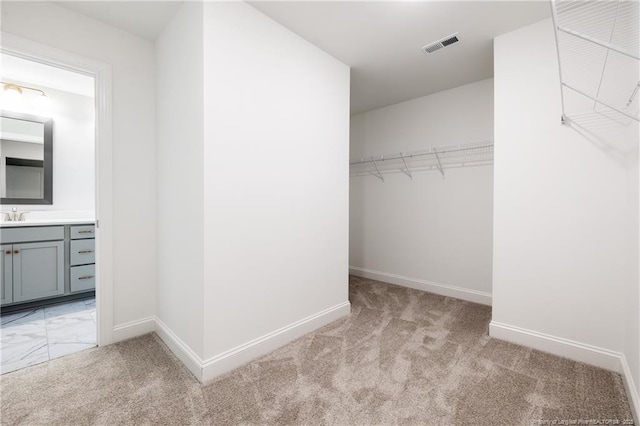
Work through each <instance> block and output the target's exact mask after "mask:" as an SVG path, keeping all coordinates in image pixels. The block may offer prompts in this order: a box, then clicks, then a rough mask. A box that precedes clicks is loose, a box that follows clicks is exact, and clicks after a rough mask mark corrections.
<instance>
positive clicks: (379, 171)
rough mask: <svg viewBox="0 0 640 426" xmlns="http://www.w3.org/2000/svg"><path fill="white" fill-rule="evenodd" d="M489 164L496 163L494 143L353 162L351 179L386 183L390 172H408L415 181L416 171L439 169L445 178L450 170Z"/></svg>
mask: <svg viewBox="0 0 640 426" xmlns="http://www.w3.org/2000/svg"><path fill="white" fill-rule="evenodd" d="M485 164H486V165H489V164H493V141H492V140H487V141H480V142H471V143H465V144H458V145H445V146H440V147H432V148H429V149H426V150H422V151H411V152H400V153H397V154H389V155H379V156H374V157H368V158H361V159H359V160H354V161H351V162H349V166H350V176H367V175H374V176H376V177H377V178H378V179H380V180H381V181H383V182H384V174H387V173H404V174H405V175H407V176H408V177H409V178H410V179H413V172H416V171H422V170H438V171H439V172H440V173H441V174H442V176H444V169H446V168H450V167H464V166H467V165H485Z"/></svg>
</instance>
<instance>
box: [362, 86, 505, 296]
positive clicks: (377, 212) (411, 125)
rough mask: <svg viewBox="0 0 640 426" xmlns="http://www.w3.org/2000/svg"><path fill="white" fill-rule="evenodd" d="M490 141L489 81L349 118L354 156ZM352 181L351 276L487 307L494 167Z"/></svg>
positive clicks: (369, 155) (491, 96)
mask: <svg viewBox="0 0 640 426" xmlns="http://www.w3.org/2000/svg"><path fill="white" fill-rule="evenodd" d="M491 139H493V79H488V80H482V81H478V82H475V83H471V84H467V85H464V86H460V87H456V88H454V89H450V90H445V91H443V92H439V93H435V94H433V95H429V96H423V97H420V98H416V99H412V100H410V101H407V102H402V103H399V104H395V105H391V106H388V107H385V108H380V109H376V110H373V111H369V112H365V113H361V114H356V115H354V116H352V117H351V159H352V160H358V159H360V158H362V157H371V156H374V155H375V156H380V155H387V154H397V153H399V152H410V151H417V150H424V149H427V148H430V147H434V146H442V145H454V144H460V143H467V142H479V141H483V140H491ZM408 161H409V164H411V160H408ZM350 182H351V186H350V205H349V216H350V220H349V237H350V238H349V265H350V270H351V273H353V274H355V275H360V276H365V277H369V278H374V279H378V280H382V281H386V282H393V283H396V284H400V285H408V286H411V287H414V288H419V289H422V290H427V291H432V292H437V293H441V294H446V295H449V296H453V297H458V298H462V299H468V300H472V301H475V302H479V303H485V304H491V280H492V270H491V268H492V242H493V166H491V165H483V166H477V167H465V168H450V169H446V170H445V176H444V177H442V176H441V174H440V173H439V172H438V171H437V170H431V171H420V172H415V173H413V180H409V178H408V177H407V176H406V175H405V174H403V173H396V174H386V175H385V181H384V182H382V181H380V180H379V179H377V178H376V177H374V176H354V177H351V178H350Z"/></svg>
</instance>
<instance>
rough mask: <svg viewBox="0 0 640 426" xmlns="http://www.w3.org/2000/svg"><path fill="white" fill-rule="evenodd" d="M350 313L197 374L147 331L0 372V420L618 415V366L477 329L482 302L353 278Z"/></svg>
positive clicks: (452, 421) (621, 414)
mask: <svg viewBox="0 0 640 426" xmlns="http://www.w3.org/2000/svg"><path fill="white" fill-rule="evenodd" d="M350 298H351V303H352V314H351V315H350V316H349V317H347V318H345V319H342V320H339V321H337V322H335V323H333V324H330V325H329V326H327V327H325V328H323V329H321V330H319V331H317V332H315V333H312V334H309V335H307V336H305V337H304V338H302V339H299V340H297V341H295V342H293V343H290V344H289V345H287V346H285V347H283V348H281V349H279V350H277V351H275V352H273V353H271V354H269V355H268V356H266V357H263V358H261V359H258V360H256V361H254V362H252V363H251V364H249V365H246V366H244V367H242V368H240V369H238V370H235V371H233V372H231V373H229V374H227V375H226V376H224V377H222V378H220V379H218V380H217V381H215V382H213V383H210V384H207V385H206V386H202V385H200V384H199V383H198V382H197V381H196V380H195V378H194V377H193V376H191V374H190V373H189V372H188V371H187V370H186V369H185V368H184V367H182V365H181V364H180V363H179V361H178V360H177V359H176V358H175V357H174V356H173V355H172V354H171V353H170V352H169V351H168V349H167V348H166V347H165V346H164V345H163V343H162V342H161V341H160V340H159V339H158V338H157V336H155V335H147V336H143V337H140V338H136V339H133V340H129V341H126V342H122V343H119V344H115V345H111V346H108V347H104V348H96V349H90V350H87V351H84V352H80V353H77V354H74V355H70V356H67V357H64V358H61V359H57V360H54V361H51V362H48V363H45V364H41V365H38V366H34V367H31V368H28V369H25V370H20V371H17V372H14V373H9V374H6V375H4V376H2V378H1V379H0V385H1V397H2V401H1V403H2V423H3V424H6V425H15V424H24V425H91V424H103V425H118V424H123V425H124V424H127V425H128V424H136V425H143V424H167V425H169V424H172V425H186V424H217V425H227V424H283V425H294V424H333V425H352V424H358V425H362V424H421V425H431V424H434V425H435V424H441V425H483V424H486V425H516V424H528V425H531V424H541V423H538V422H537V421H538V420H553V419H562V420H579V419H599V420H605V419H612V420H613V419H617V420H619V421H620V422H621V423H622V421H623V420H626V419H630V418H631V413H630V410H629V404H628V402H627V399H626V396H625V393H624V388H623V384H622V379H621V377H620V376H619V375H618V374H615V373H612V372H608V371H605V370H601V369H598V368H595V367H591V366H588V365H585V364H581V363H577V362H573V361H569V360H567V359H562V358H558V357H555V356H551V355H547V354H544V353H541V352H538V351H535V350H530V349H526V348H523V347H519V346H515V345H511V344H508V343H504V342H501V341H498V340H494V339H490V338H489V337H488V336H487V328H488V323H489V319H490V316H491V310H490V308H488V307H485V306H480V305H475V304H471V303H467V302H462V301H459V300H455V299H450V298H446V297H441V296H436V295H433V294H429V293H423V292H419V291H416V290H410V289H405V288H401V287H396V286H392V285H388V284H383V283H379V282H374V281H368V280H362V279H359V278H353V277H352V278H351V284H350Z"/></svg>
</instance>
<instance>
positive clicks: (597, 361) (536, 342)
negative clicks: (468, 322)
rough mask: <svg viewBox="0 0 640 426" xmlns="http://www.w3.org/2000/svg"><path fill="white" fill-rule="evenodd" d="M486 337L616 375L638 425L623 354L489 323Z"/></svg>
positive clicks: (637, 401) (639, 410)
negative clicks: (618, 376) (592, 366)
mask: <svg viewBox="0 0 640 426" xmlns="http://www.w3.org/2000/svg"><path fill="white" fill-rule="evenodd" d="M489 335H490V336H491V337H494V338H496V339H500V340H506V341H508V342H512V343H516V344H518V345H523V346H528V347H530V348H534V349H537V350H539V351H542V352H547V353H550V354H553V355H558V356H561V357H565V358H569V359H572V360H575V361H580V362H584V363H586V364H591V365H595V366H596V367H601V368H605V369H607V370H611V371H615V372H617V373H620V375H621V376H622V379H623V381H624V386H625V390H626V392H627V396H628V398H629V403H630V405H631V411H632V412H633V415H634V417H635V423H634V424H640V423H639V422H640V396H639V395H638V388H637V387H636V385H635V383H634V380H633V376H632V375H631V370H630V369H629V364H628V363H627V359H626V358H625V356H624V354H623V353H620V352H614V351H610V350H608V349H603V348H599V347H597V346H592V345H587V344H584V343H580V342H576V341H573V340H569V339H563V338H561V337H556V336H551V335H549V334H545V333H539V332H537V331H533V330H527V329H525V328H520V327H516V326H512V325H508V324H502V323H499V322H496V321H491V323H490V324H489Z"/></svg>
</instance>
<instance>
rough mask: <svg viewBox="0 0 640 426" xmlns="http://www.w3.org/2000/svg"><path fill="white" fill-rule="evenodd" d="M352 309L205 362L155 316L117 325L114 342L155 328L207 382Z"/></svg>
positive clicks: (331, 311) (327, 313) (333, 311)
mask: <svg viewBox="0 0 640 426" xmlns="http://www.w3.org/2000/svg"><path fill="white" fill-rule="evenodd" d="M350 312H351V304H350V303H349V302H344V303H340V304H339V305H336V306H333V307H331V308H328V309H325V310H324V311H321V312H318V313H317V314H314V315H311V316H309V317H307V318H304V319H302V320H300V321H296V322H294V323H293V324H289V325H288V326H286V327H283V328H281V329H279V330H276V331H273V332H271V333H269V334H266V335H264V336H262V337H259V338H257V339H254V340H252V341H250V342H247V343H245V344H243V345H240V346H238V347H236V348H233V349H231V350H228V351H226V352H224V353H221V354H220V355H216V356H214V357H212V358H209V359H207V360H205V361H203V360H202V359H201V358H200V357H199V356H198V354H196V353H195V352H194V351H193V349H191V348H190V347H189V345H187V344H186V343H185V342H184V341H182V339H180V338H179V337H178V336H177V335H176V334H175V333H174V332H173V331H171V329H170V328H169V327H168V326H167V325H166V324H165V323H163V322H162V321H161V320H160V319H159V318H158V317H155V316H154V317H147V318H143V319H141V320H138V321H132V322H128V323H126V324H121V325H119V326H117V327H114V329H113V336H114V341H115V342H117V341H121V340H126V339H130V338H132V337H137V336H141V335H144V334H148V333H151V332H153V331H155V332H156V334H157V335H158V337H160V339H162V341H163V342H164V343H165V344H166V345H167V347H168V348H169V349H170V350H171V352H173V353H174V355H175V356H176V357H178V359H179V360H180V361H181V362H182V363H183V364H184V365H185V367H187V369H188V370H189V371H191V373H192V374H193V375H194V376H195V377H196V378H197V379H198V380H199V381H200V382H207V381H209V380H211V379H214V378H215V377H217V376H220V375H222V374H224V373H226V372H228V371H231V370H233V369H234V368H237V367H240V366H242V365H244V364H246V363H248V362H250V361H252V360H253V359H255V358H257V357H259V356H262V355H265V354H267V353H269V352H271V351H273V350H275V349H278V348H279V347H281V346H284V345H285V344H287V343H289V342H291V341H292V340H295V339H297V338H299V337H302V336H304V335H305V334H307V333H310V332H312V331H314V330H317V329H318V328H320V327H322V326H325V325H327V324H329V323H331V322H333V321H335V320H337V319H340V318H342V317H344V316H346V315H349V313H350Z"/></svg>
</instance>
